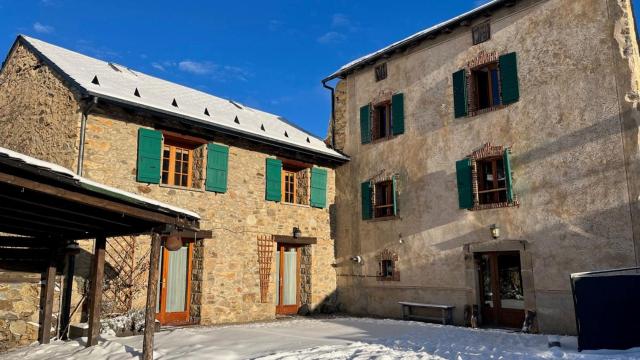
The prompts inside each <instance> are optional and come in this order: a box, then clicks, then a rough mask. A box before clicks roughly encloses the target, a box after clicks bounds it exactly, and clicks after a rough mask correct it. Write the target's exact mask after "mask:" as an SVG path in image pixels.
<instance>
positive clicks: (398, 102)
mask: <svg viewBox="0 0 640 360" xmlns="http://www.w3.org/2000/svg"><path fill="white" fill-rule="evenodd" d="M391 123H392V130H393V135H400V134H403V133H404V94H402V93H399V94H395V95H393V96H392V97H391Z"/></svg>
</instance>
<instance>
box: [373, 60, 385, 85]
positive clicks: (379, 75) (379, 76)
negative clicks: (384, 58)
mask: <svg viewBox="0 0 640 360" xmlns="http://www.w3.org/2000/svg"><path fill="white" fill-rule="evenodd" d="M374 71H375V73H376V81H380V80H384V79H386V78H387V63H382V64H380V65H378V66H376V67H375V70H374Z"/></svg>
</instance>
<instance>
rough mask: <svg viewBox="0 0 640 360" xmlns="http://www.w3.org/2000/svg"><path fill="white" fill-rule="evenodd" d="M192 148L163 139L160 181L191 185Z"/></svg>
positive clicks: (176, 184) (168, 183) (184, 185)
mask: <svg viewBox="0 0 640 360" xmlns="http://www.w3.org/2000/svg"><path fill="white" fill-rule="evenodd" d="M192 164H193V148H191V147H185V145H178V144H172V143H171V142H169V141H165V144H164V148H163V151H162V183H163V184H165V185H175V186H183V187H191V176H192V173H191V168H192Z"/></svg>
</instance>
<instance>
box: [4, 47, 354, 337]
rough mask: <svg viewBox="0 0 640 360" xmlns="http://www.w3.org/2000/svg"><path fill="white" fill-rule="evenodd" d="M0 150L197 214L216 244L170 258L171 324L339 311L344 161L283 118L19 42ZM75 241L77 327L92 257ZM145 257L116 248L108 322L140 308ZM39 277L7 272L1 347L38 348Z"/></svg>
mask: <svg viewBox="0 0 640 360" xmlns="http://www.w3.org/2000/svg"><path fill="white" fill-rule="evenodd" d="M0 146H3V147H6V148H9V149H12V150H16V151H19V152H22V153H25V154H27V155H30V156H33V157H36V158H39V159H42V160H46V161H50V162H53V163H56V164H59V165H62V166H64V167H66V168H68V169H71V170H73V171H77V172H78V173H79V174H81V175H82V176H84V177H86V178H88V179H90V180H94V181H97V182H101V183H104V184H107V185H111V186H113V187H116V188H119V189H123V190H126V191H129V192H132V193H137V194H141V195H144V196H145V197H147V198H152V199H157V200H160V201H165V202H167V203H170V204H174V205H176V206H180V207H183V208H185V209H188V210H191V211H194V212H197V213H198V214H199V215H200V216H201V222H200V224H201V229H203V230H211V232H212V238H211V239H205V240H200V239H198V240H194V239H186V238H183V239H180V240H179V242H178V243H177V245H176V244H175V243H174V244H173V246H175V247H176V248H178V250H176V251H167V250H166V249H165V250H164V251H163V256H162V261H161V263H160V264H159V266H160V267H161V280H160V281H161V282H160V292H159V293H160V295H159V298H158V302H159V305H158V308H157V311H158V319H159V320H160V322H161V323H163V324H213V323H229V322H247V321H257V320H266V319H273V318H275V316H276V314H290V313H296V312H297V311H298V310H299V309H300V308H301V307H303V308H304V311H333V310H334V309H335V306H336V302H335V288H336V276H335V269H334V268H333V267H332V263H333V262H334V243H333V235H332V233H331V231H330V223H331V221H332V220H331V216H330V211H333V201H334V194H335V182H334V170H333V169H334V168H335V166H337V165H339V164H341V163H344V162H345V161H347V160H348V158H347V157H346V156H344V155H341V154H340V153H338V152H336V151H334V150H332V149H329V148H328V147H327V146H326V144H325V143H324V142H323V140H321V139H318V138H316V137H314V136H312V135H310V134H308V133H306V132H305V131H303V130H301V129H299V128H297V127H295V126H293V125H291V124H290V123H288V122H287V121H286V120H285V119H283V118H281V117H278V116H276V115H272V114H268V113H265V112H262V111H259V110H256V109H252V108H249V107H246V106H244V105H242V104H239V103H237V102H234V101H231V100H224V99H221V98H217V97H215V96H211V95H208V94H205V93H202V92H199V91H196V90H193V89H189V88H186V87H183V86H180V85H177V84H173V83H169V82H167V81H163V80H161V79H157V78H154V77H151V76H148V75H145V74H143V73H140V72H138V71H136V70H132V69H129V68H127V67H125V66H122V65H119V64H114V63H107V62H104V61H100V60H97V59H93V58H90V57H87V56H84V55H81V54H78V53H75V52H73V51H70V50H66V49H63V48H60V47H57V46H55V45H52V44H48V43H46V42H43V41H40V40H37V39H33V38H29V37H25V36H19V37H18V38H17V39H16V41H15V43H14V45H13V47H12V48H11V51H10V53H9V54H8V56H7V58H6V61H5V62H4V64H3V66H2V70H1V72H0ZM52 216H58V215H56V214H52ZM174 240H175V239H168V241H170V242H171V241H174ZM80 245H81V247H82V248H83V249H84V251H83V252H82V253H81V254H80V255H78V256H77V259H76V264H77V265H76V271H75V282H74V292H73V299H72V306H73V307H75V306H76V305H78V304H79V305H80V306H79V309H80V310H78V312H77V313H76V314H75V316H74V319H76V320H82V312H83V311H82V309H83V307H84V306H86V304H84V305H83V301H84V300H83V294H84V292H85V291H86V288H87V284H86V280H85V279H86V278H87V276H88V263H89V261H88V259H90V257H91V250H92V244H91V242H90V241H85V242H81V243H80ZM167 247H169V245H167ZM148 252H149V241H148V239H147V240H146V241H145V240H144V239H142V240H141V241H135V242H134V241H133V239H130V238H120V239H110V240H109V242H108V245H107V263H108V266H107V270H106V273H105V279H106V280H105V285H104V294H103V301H104V303H105V307H104V308H103V313H106V314H117V313H122V312H126V311H128V310H131V309H140V308H143V307H144V299H145V287H144V286H142V285H141V284H145V283H146V278H147V275H146V273H147V269H146V268H145V262H146V261H147V260H146V259H148ZM0 258H1V254H0ZM0 260H1V259H0ZM31 270H32V271H31V272H26V273H17V272H15V271H10V270H6V269H4V270H3V269H0V297H2V298H4V299H8V301H1V302H0V306H2V308H1V309H0V342H2V344H3V345H2V346H1V347H0V349H2V348H7V347H11V346H14V345H16V344H25V343H29V342H31V341H33V340H34V336H35V333H36V332H37V331H36V330H33V329H32V330H31V331H28V328H29V327H30V326H31V327H32V325H33V323H34V322H35V323H37V318H38V291H39V290H38V281H39V276H38V273H39V271H40V270H39V269H35V268H34V269H31ZM59 271H61V272H66V271H67V270H66V269H59ZM61 278H62V277H61V276H60V277H58V280H59V281H61ZM19 298H21V300H20V301H17V300H18V299H19ZM56 306H57V300H56ZM29 324H31V325H29Z"/></svg>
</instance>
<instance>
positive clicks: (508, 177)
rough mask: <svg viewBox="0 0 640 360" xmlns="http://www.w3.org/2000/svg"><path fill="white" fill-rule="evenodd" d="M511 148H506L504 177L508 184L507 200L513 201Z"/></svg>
mask: <svg viewBox="0 0 640 360" xmlns="http://www.w3.org/2000/svg"><path fill="white" fill-rule="evenodd" d="M509 151H510V149H508V148H507V149H504V178H505V183H506V185H507V202H508V203H510V204H511V203H513V179H512V178H511V155H510V154H509Z"/></svg>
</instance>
